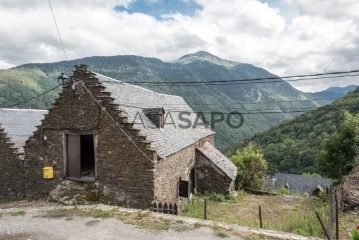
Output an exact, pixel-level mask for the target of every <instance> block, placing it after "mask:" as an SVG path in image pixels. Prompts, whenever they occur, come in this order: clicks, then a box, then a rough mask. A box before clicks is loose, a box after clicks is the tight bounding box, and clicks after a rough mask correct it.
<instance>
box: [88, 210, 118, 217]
mask: <svg viewBox="0 0 359 240" xmlns="http://www.w3.org/2000/svg"><path fill="white" fill-rule="evenodd" d="M115 213H116V211H114V210H110V211H104V210H101V209H94V210H92V211H91V214H90V215H91V217H94V218H112V217H114V216H115Z"/></svg>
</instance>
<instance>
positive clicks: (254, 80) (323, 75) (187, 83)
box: [103, 70, 359, 86]
mask: <svg viewBox="0 0 359 240" xmlns="http://www.w3.org/2000/svg"><path fill="white" fill-rule="evenodd" d="M350 73H355V74H350ZM335 74H337V75H338V74H341V75H340V76H331V75H335ZM327 75H330V76H327ZM311 76H313V77H311ZM315 76H317V77H315ZM356 76H359V70H352V71H346V72H329V73H320V74H307V75H297V76H284V77H279V76H277V77H263V78H247V79H231V80H209V81H167V82H164V81H157V82H140V81H130V82H123V81H120V80H118V81H116V82H117V83H121V84H134V85H155V86H197V85H198V86H203V85H224V84H239V85H240V84H266V83H281V82H284V83H285V82H297V81H310V80H321V79H329V78H331V79H332V78H333V79H335V78H345V77H356ZM297 77H300V78H297ZM288 78H297V79H288ZM283 79H287V80H283ZM267 80H273V81H267ZM103 82H108V83H111V82H112V83H113V82H114V81H113V80H108V81H103Z"/></svg>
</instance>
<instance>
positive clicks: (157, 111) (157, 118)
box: [142, 108, 165, 128]
mask: <svg viewBox="0 0 359 240" xmlns="http://www.w3.org/2000/svg"><path fill="white" fill-rule="evenodd" d="M142 110H143V112H144V114H145V115H146V117H148V119H150V120H151V122H152V123H153V124H154V125H155V126H156V127H158V128H163V127H164V124H165V123H164V116H165V111H164V109H163V108H143V109H142Z"/></svg>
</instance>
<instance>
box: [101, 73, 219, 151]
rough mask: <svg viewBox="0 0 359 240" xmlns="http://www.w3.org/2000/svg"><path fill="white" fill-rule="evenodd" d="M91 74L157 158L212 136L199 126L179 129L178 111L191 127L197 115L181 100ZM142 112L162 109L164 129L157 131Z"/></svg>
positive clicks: (205, 128) (183, 123) (208, 130)
mask: <svg viewBox="0 0 359 240" xmlns="http://www.w3.org/2000/svg"><path fill="white" fill-rule="evenodd" d="M95 74H96V75H97V78H98V79H99V81H100V82H101V83H102V85H103V86H104V87H106V91H108V92H111V96H112V97H113V98H115V100H114V101H115V103H117V104H119V105H120V109H121V110H124V111H125V112H126V113H125V114H123V115H122V116H127V117H128V121H129V122H131V123H132V122H134V123H135V124H134V128H135V129H138V130H140V134H141V135H144V136H146V137H147V139H148V140H149V141H151V148H153V149H155V150H156V153H157V155H158V156H159V157H160V158H166V157H168V156H170V155H172V154H174V153H176V152H178V151H180V150H182V149H184V148H186V147H188V146H190V145H192V144H194V143H195V142H197V141H198V140H200V139H202V138H204V137H206V136H209V135H212V134H214V132H213V131H212V130H211V129H210V127H209V126H207V127H205V126H203V125H202V126H197V127H196V128H192V127H190V128H187V129H184V128H181V127H179V125H180V124H182V125H186V123H185V122H183V121H180V119H179V113H180V112H181V111H186V112H188V113H189V114H190V115H189V116H188V115H186V116H184V117H185V118H187V119H189V120H191V122H192V123H194V122H195V120H196V117H197V114H196V113H194V112H193V110H192V109H191V107H190V106H188V104H187V103H186V101H185V100H184V99H183V98H182V97H180V96H174V95H167V94H161V93H156V92H154V91H151V90H148V89H145V88H142V87H138V86H135V85H131V84H128V83H125V82H122V81H119V80H116V79H113V78H109V77H106V76H103V75H101V74H97V73H95ZM146 108H147V109H148V108H163V109H164V111H165V126H164V128H161V129H159V128H158V127H156V126H155V125H154V124H153V122H152V121H151V120H150V119H149V118H148V117H147V116H146V115H145V113H144V111H143V109H146ZM173 123H174V124H173ZM200 123H202V121H200Z"/></svg>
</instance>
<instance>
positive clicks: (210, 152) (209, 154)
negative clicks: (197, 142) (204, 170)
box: [197, 142, 237, 180]
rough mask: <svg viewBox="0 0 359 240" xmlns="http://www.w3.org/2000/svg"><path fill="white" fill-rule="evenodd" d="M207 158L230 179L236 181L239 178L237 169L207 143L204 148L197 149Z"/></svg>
mask: <svg viewBox="0 0 359 240" xmlns="http://www.w3.org/2000/svg"><path fill="white" fill-rule="evenodd" d="M197 150H198V151H200V152H201V153H202V154H203V155H204V156H205V157H206V158H208V159H209V160H210V161H211V162H213V163H214V164H215V165H216V166H217V167H218V168H219V169H221V170H222V171H223V172H224V173H225V174H227V176H228V177H230V178H231V179H232V180H234V179H235V178H236V176H237V167H236V166H235V165H234V164H233V163H232V161H231V160H229V159H228V158H227V157H226V156H224V155H223V154H222V153H221V152H220V151H218V150H217V148H215V147H214V146H213V145H212V144H210V143H209V142H206V143H205V144H204V145H203V146H200V147H198V148H197Z"/></svg>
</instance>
